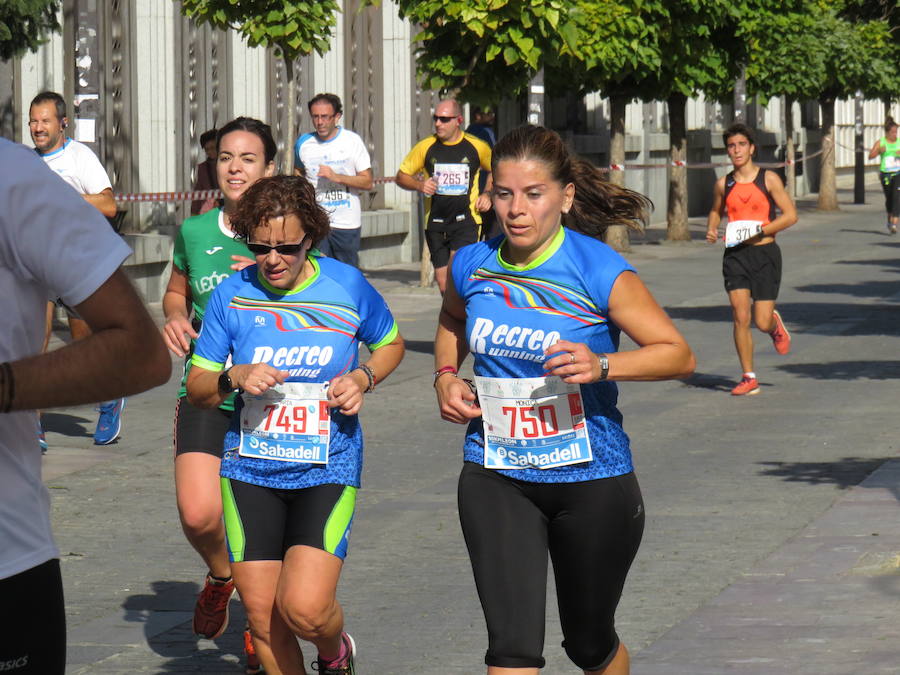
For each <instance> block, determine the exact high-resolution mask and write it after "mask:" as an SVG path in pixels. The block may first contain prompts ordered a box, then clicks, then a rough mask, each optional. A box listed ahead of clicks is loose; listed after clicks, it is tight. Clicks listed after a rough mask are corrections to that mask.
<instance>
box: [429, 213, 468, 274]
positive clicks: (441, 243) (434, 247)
mask: <svg viewBox="0 0 900 675" xmlns="http://www.w3.org/2000/svg"><path fill="white" fill-rule="evenodd" d="M425 241H426V242H427V243H428V251H429V253H430V255H431V264H432V265H433V266H434V267H446V266H447V264H448V263H449V262H450V253H451V252H453V251H458V250H459V249H461V248H462V247H463V246H468V245H469V244H474V243H475V242H476V241H478V224H477V223H476V222H475V221H474V220H473V219H471V218H466V219H465V220H461V221H459V222H458V223H453V224H452V225H442V226H441V227H440V228H435V227H434V226H431V227H429V228H427V229H426V230H425Z"/></svg>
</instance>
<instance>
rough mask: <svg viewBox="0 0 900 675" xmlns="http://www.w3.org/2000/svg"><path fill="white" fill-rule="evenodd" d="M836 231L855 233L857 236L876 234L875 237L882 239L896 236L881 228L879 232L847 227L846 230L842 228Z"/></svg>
mask: <svg viewBox="0 0 900 675" xmlns="http://www.w3.org/2000/svg"><path fill="white" fill-rule="evenodd" d="M838 231H839V232H857V233H859V234H877V235H881V236H882V237H893V236H896V235H892V234H891V233H890V232H888V231H887V228H886V227H882V229H880V230H852V229H850V228H849V227H847V228H843V229H841V230H838Z"/></svg>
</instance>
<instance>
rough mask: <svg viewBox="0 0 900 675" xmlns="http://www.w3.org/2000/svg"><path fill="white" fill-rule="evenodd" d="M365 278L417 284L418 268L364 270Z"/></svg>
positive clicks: (410, 284) (411, 284)
mask: <svg viewBox="0 0 900 675" xmlns="http://www.w3.org/2000/svg"><path fill="white" fill-rule="evenodd" d="M365 274H366V279H370V280H372V279H374V280H377V281H390V282H393V283H398V284H407V285H409V286H418V285H419V274H420V272H419V270H418V269H372V270H366V271H365Z"/></svg>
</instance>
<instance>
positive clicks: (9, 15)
mask: <svg viewBox="0 0 900 675" xmlns="http://www.w3.org/2000/svg"><path fill="white" fill-rule="evenodd" d="M58 11H59V1H58V0H3V1H2V2H0V60H3V61H8V60H9V59H11V58H13V57H15V56H21V55H22V54H23V53H24V52H26V51H27V50H31V51H36V50H37V48H38V47H40V46H41V45H42V44H44V43H45V42H46V41H47V35H49V34H50V33H53V32H56V31H58V30H59V29H60V26H59V21H57V19H56V14H57V12H58Z"/></svg>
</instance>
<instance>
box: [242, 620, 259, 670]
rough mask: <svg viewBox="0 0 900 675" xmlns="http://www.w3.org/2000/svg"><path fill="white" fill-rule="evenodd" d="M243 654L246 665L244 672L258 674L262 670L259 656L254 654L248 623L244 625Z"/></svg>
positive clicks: (254, 649)
mask: <svg viewBox="0 0 900 675" xmlns="http://www.w3.org/2000/svg"><path fill="white" fill-rule="evenodd" d="M244 656H246V657H247V666H246V667H245V668H244V672H245V673H246V674H247V675H258V674H259V673H262V672H264V671H263V667H262V664H261V663H260V662H259V657H258V656H257V655H256V648H255V647H254V646H253V636H252V635H250V624H247V626H245V627H244Z"/></svg>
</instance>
